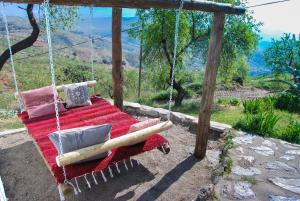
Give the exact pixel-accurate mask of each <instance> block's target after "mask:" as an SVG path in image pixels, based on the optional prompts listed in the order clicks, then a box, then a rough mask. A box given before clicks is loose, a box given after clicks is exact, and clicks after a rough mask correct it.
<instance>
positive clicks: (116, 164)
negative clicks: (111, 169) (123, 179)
mask: <svg viewBox="0 0 300 201" xmlns="http://www.w3.org/2000/svg"><path fill="white" fill-rule="evenodd" d="M115 166H116V168H117V171H118V173H119V174H120V173H121V171H120V169H119V166H118V163H115Z"/></svg>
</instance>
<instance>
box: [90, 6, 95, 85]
mask: <svg viewBox="0 0 300 201" xmlns="http://www.w3.org/2000/svg"><path fill="white" fill-rule="evenodd" d="M90 15H91V24H90V27H91V30H90V31H91V33H90V43H91V58H90V59H91V67H92V80H95V70H94V35H93V11H91V13H90Z"/></svg>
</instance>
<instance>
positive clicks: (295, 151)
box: [285, 149, 300, 156]
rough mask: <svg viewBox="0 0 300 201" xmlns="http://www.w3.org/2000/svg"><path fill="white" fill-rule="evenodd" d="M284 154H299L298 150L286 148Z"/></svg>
mask: <svg viewBox="0 0 300 201" xmlns="http://www.w3.org/2000/svg"><path fill="white" fill-rule="evenodd" d="M285 154H292V155H299V156H300V150H299V149H298V150H287V151H286V152H285Z"/></svg>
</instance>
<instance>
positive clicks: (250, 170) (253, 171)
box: [232, 165, 261, 176]
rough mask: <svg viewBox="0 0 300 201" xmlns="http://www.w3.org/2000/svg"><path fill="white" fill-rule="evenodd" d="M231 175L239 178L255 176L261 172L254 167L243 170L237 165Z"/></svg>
mask: <svg viewBox="0 0 300 201" xmlns="http://www.w3.org/2000/svg"><path fill="white" fill-rule="evenodd" d="M232 173H234V174H236V175H239V176H255V175H259V174H261V171H260V170H259V169H257V168H254V167H250V168H243V167H241V166H239V165H236V166H234V167H233V168H232Z"/></svg>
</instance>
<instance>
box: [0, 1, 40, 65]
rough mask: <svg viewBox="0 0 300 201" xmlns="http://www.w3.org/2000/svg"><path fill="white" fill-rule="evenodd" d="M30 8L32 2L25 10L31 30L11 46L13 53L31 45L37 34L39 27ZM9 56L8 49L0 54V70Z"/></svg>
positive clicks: (31, 7)
mask: <svg viewBox="0 0 300 201" xmlns="http://www.w3.org/2000/svg"><path fill="white" fill-rule="evenodd" d="M32 10H33V4H28V5H27V9H26V12H27V16H28V20H29V22H30V25H31V27H32V32H31V34H30V36H28V37H27V38H25V39H24V40H21V41H19V42H17V43H16V44H14V45H13V46H11V51H12V54H13V55H14V54H16V53H17V52H20V51H21V50H24V49H26V48H28V47H30V46H32V45H33V43H34V42H35V41H36V40H37V38H38V36H39V33H40V29H39V26H38V24H37V23H36V20H35V18H34V15H33V12H32ZM9 58H10V54H9V49H6V50H5V51H4V52H3V53H2V54H1V56H0V71H1V70H2V68H3V66H4V64H5V63H6V61H7V60H8V59H9Z"/></svg>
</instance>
